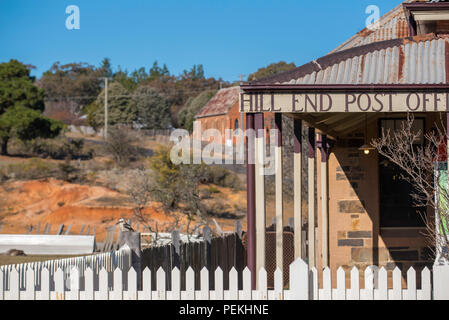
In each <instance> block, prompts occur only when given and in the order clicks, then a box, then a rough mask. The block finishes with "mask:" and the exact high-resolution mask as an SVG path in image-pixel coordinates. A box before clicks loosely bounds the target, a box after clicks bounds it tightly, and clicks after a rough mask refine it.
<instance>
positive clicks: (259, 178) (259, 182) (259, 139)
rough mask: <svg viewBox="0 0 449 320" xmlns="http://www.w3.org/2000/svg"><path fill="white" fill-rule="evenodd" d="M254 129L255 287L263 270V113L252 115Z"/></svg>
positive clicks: (264, 221)
mask: <svg viewBox="0 0 449 320" xmlns="http://www.w3.org/2000/svg"><path fill="white" fill-rule="evenodd" d="M254 126H255V129H256V159H255V160H256V161H255V182H256V183H255V193H256V221H255V222H256V286H257V284H258V281H257V279H258V277H259V270H260V269H261V268H265V231H266V230H265V229H266V212H265V175H264V154H265V129H264V117H263V113H256V114H255V115H254Z"/></svg>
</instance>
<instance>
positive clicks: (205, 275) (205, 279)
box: [199, 267, 209, 300]
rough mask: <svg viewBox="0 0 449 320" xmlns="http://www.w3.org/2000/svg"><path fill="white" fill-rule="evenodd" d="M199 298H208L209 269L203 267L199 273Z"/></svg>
mask: <svg viewBox="0 0 449 320" xmlns="http://www.w3.org/2000/svg"><path fill="white" fill-rule="evenodd" d="M200 280H201V286H200V288H201V290H200V297H199V298H200V300H209V270H207V268H206V267H204V268H203V269H202V270H201V273H200Z"/></svg>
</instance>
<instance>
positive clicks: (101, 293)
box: [95, 267, 109, 300]
mask: <svg viewBox="0 0 449 320" xmlns="http://www.w3.org/2000/svg"><path fill="white" fill-rule="evenodd" d="M95 294H96V298H95V300H108V298H109V288H108V272H107V271H106V269H105V268H103V267H102V268H101V269H100V271H99V272H98V292H96V293H95Z"/></svg>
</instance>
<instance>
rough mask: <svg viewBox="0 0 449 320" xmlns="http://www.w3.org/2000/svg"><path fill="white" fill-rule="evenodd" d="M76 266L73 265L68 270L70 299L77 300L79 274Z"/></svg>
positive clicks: (78, 296) (78, 297)
mask: <svg viewBox="0 0 449 320" xmlns="http://www.w3.org/2000/svg"><path fill="white" fill-rule="evenodd" d="M79 273H80V272H79V270H78V268H77V267H73V268H72V270H71V271H70V278H69V281H70V300H79V299H80V295H79V288H80V276H79Z"/></svg>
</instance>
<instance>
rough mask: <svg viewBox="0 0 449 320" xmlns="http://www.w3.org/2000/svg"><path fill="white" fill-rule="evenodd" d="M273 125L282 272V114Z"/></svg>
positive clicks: (278, 253) (278, 257)
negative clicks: (274, 131)
mask: <svg viewBox="0 0 449 320" xmlns="http://www.w3.org/2000/svg"><path fill="white" fill-rule="evenodd" d="M274 124H275V129H276V131H277V132H276V134H277V137H276V138H277V139H276V149H275V150H276V151H275V152H276V154H275V165H276V267H277V268H279V269H280V270H281V271H283V270H284V263H283V256H284V255H283V253H284V243H283V237H284V221H283V220H284V219H283V211H284V208H283V197H282V192H283V190H282V114H281V113H275V115H274Z"/></svg>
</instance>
